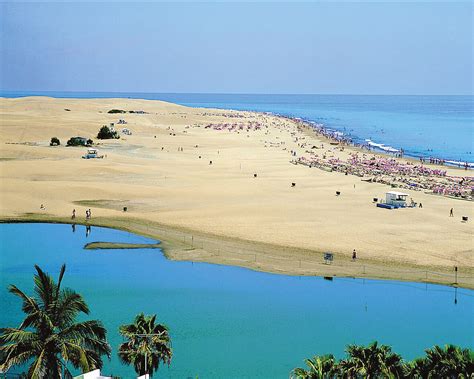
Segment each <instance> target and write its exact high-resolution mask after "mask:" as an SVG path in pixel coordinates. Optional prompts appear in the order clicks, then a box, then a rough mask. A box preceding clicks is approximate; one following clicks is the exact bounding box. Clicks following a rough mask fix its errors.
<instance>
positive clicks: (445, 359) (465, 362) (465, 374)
mask: <svg viewBox="0 0 474 379" xmlns="http://www.w3.org/2000/svg"><path fill="white" fill-rule="evenodd" d="M423 363H424V369H425V372H427V373H428V377H433V378H434V377H443V378H456V379H458V378H471V377H472V376H473V375H474V352H473V351H472V350H469V349H461V348H460V347H457V346H454V345H446V346H445V347H444V349H443V348H442V347H440V346H438V345H435V346H434V347H433V348H431V349H427V350H426V358H424V362H423Z"/></svg>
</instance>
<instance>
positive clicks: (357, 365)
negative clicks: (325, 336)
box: [339, 342, 403, 379]
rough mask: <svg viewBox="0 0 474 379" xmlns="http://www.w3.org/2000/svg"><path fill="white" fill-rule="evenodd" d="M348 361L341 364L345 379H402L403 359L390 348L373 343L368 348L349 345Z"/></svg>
mask: <svg viewBox="0 0 474 379" xmlns="http://www.w3.org/2000/svg"><path fill="white" fill-rule="evenodd" d="M347 354H348V355H349V357H348V359H346V360H342V361H341V362H340V364H339V366H340V369H341V371H342V372H343V374H344V376H345V377H349V378H358V377H363V378H367V379H371V378H379V377H383V378H402V377H403V364H402V358H401V357H400V356H399V355H398V354H395V353H392V350H391V348H390V347H389V346H386V345H380V346H378V343H377V342H373V343H371V344H370V345H368V346H367V347H365V346H357V345H349V346H348V347H347Z"/></svg>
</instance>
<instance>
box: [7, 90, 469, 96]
mask: <svg viewBox="0 0 474 379" xmlns="http://www.w3.org/2000/svg"><path fill="white" fill-rule="evenodd" d="M9 92H10V93H104V94H106V93H114V94H150V95H151V94H163V95H257V96H259V95H261V96H267V95H272V96H275V95H276V96H474V93H472V92H471V93H469V94H462V93H459V94H453V93H450V94H439V93H437V94H423V93H416V94H400V93H395V94H390V93H265V92H253V93H252V92H148V91H147V92H135V91H127V92H124V91H73V90H67V91H62V90H5V89H0V93H9ZM33 96H34V95H33Z"/></svg>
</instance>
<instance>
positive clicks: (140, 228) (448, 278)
mask: <svg viewBox="0 0 474 379" xmlns="http://www.w3.org/2000/svg"><path fill="white" fill-rule="evenodd" d="M8 223H50V224H66V225H73V224H74V225H76V226H77V225H80V226H91V227H102V228H111V229H116V230H121V231H126V232H130V233H133V234H136V235H140V236H143V237H147V238H151V239H153V240H155V241H159V243H156V244H137V246H134V245H133V244H131V245H130V246H127V244H121V243H118V244H117V246H114V243H113V242H112V243H110V242H109V241H100V242H99V241H97V242H96V241H93V242H91V243H89V244H87V245H85V246H84V249H91V250H94V249H125V250H127V249H130V250H133V249H135V248H151V249H156V248H157V249H160V250H161V251H162V252H163V254H164V256H165V257H166V258H167V259H170V260H175V261H190V262H201V263H210V264H218V265H226V266H237V267H243V268H247V269H250V270H254V271H260V272H266V273H272V274H279V275H290V276H318V277H323V278H325V279H327V280H337V278H338V277H340V278H353V279H372V280H387V281H401V282H418V283H426V284H439V285H446V286H451V287H458V288H465V289H471V290H472V289H474V269H472V268H469V267H458V273H457V275H456V274H455V271H454V267H453V268H451V269H449V268H447V267H439V266H418V265H410V264H403V263H401V262H380V261H377V260H370V259H357V261H353V260H352V259H351V257H350V255H349V254H344V253H343V252H335V253H334V261H333V262H331V263H329V264H328V263H325V261H324V256H323V255H324V253H323V252H322V251H313V250H304V249H295V248H292V247H289V246H277V245H272V244H265V243H257V242H255V241H245V240H239V239H235V238H229V237H225V236H217V235H211V234H207V233H202V232H199V231H192V230H186V229H181V228H176V227H170V226H168V225H163V224H158V223H154V222H147V221H145V220H133V219H132V220H131V219H126V218H123V219H110V218H97V219H94V220H90V221H77V222H72V221H71V220H70V219H68V218H62V217H49V216H45V215H42V214H39V213H38V214H28V215H23V216H15V217H0V224H8ZM95 244H98V245H100V244H103V245H104V246H103V247H102V246H99V247H96V248H94V247H88V245H95ZM109 245H110V246H109ZM132 245H133V246H132ZM315 255H318V256H319V259H318V261H315V260H314V256H315ZM456 280H457V281H456Z"/></svg>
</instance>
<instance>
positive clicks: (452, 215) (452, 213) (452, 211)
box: [449, 208, 454, 217]
mask: <svg viewBox="0 0 474 379" xmlns="http://www.w3.org/2000/svg"><path fill="white" fill-rule="evenodd" d="M449 217H454V210H453V208H451V210H450V211H449Z"/></svg>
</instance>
